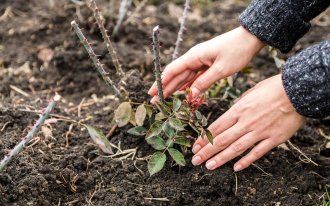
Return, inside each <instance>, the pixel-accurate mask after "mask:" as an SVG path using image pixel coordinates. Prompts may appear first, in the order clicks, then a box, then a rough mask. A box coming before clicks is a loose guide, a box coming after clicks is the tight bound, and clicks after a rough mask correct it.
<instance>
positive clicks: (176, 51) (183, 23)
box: [172, 0, 190, 61]
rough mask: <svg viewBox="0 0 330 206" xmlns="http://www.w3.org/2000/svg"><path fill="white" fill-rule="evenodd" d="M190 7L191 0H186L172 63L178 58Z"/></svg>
mask: <svg viewBox="0 0 330 206" xmlns="http://www.w3.org/2000/svg"><path fill="white" fill-rule="evenodd" d="M189 5H190V0H186V3H185V4H184V8H183V12H182V16H181V18H180V20H179V21H180V28H179V32H178V37H177V39H176V42H175V48H174V51H173V54H172V61H174V60H175V59H176V58H178V53H179V48H180V43H181V41H182V40H183V39H182V35H183V31H184V30H185V23H186V19H187V13H188V9H189V8H190V6H189Z"/></svg>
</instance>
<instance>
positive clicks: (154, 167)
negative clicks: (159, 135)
mask: <svg viewBox="0 0 330 206" xmlns="http://www.w3.org/2000/svg"><path fill="white" fill-rule="evenodd" d="M165 162H166V155H165V154H164V153H162V152H155V153H154V154H153V155H152V156H151V158H150V160H149V162H148V171H149V174H150V176H152V175H154V174H156V173H157V172H159V171H160V170H162V169H163V167H164V164H165Z"/></svg>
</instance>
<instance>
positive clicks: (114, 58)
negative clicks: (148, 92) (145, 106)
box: [90, 0, 124, 78]
mask: <svg viewBox="0 0 330 206" xmlns="http://www.w3.org/2000/svg"><path fill="white" fill-rule="evenodd" d="M90 7H91V9H92V10H93V13H94V17H95V19H96V22H97V25H98V27H99V29H100V31H101V34H102V37H103V40H104V42H105V45H106V46H107V49H108V52H109V54H110V56H111V59H112V62H113V65H114V66H115V68H116V71H117V74H118V75H119V76H120V77H121V78H123V77H124V71H123V70H122V67H121V64H120V63H119V60H118V57H117V52H116V50H115V49H114V47H113V45H112V42H111V40H110V37H109V35H108V34H107V31H106V29H105V27H104V18H103V17H102V15H101V12H100V10H99V8H98V7H97V5H96V2H95V0H91V1H90Z"/></svg>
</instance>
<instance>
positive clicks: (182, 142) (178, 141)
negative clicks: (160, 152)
mask: <svg viewBox="0 0 330 206" xmlns="http://www.w3.org/2000/svg"><path fill="white" fill-rule="evenodd" d="M173 142H174V143H175V144H179V145H182V146H186V147H191V143H190V141H189V140H188V139H187V138H185V137H182V136H178V137H176V138H175V139H174V141H173Z"/></svg>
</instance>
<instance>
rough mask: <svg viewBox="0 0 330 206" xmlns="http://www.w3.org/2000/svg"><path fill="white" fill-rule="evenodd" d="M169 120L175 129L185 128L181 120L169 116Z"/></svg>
mask: <svg viewBox="0 0 330 206" xmlns="http://www.w3.org/2000/svg"><path fill="white" fill-rule="evenodd" d="M168 122H169V124H170V125H171V127H173V128H174V129H176V130H178V131H182V130H184V128H183V125H182V122H181V120H179V119H176V118H169V120H168Z"/></svg>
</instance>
